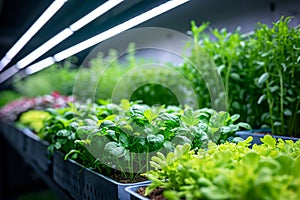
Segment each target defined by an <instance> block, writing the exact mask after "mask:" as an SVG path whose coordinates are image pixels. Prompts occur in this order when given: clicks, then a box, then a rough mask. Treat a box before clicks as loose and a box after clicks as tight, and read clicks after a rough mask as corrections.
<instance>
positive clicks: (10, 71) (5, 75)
mask: <svg viewBox="0 0 300 200" xmlns="http://www.w3.org/2000/svg"><path fill="white" fill-rule="evenodd" d="M18 71H19V69H18V68H16V67H11V68H9V69H7V70H5V71H4V72H3V73H1V74H0V83H3V82H4V81H6V80H7V79H9V78H10V77H11V76H13V75H14V74H15V73H17V72H18Z"/></svg>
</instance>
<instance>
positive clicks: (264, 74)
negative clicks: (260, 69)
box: [257, 72, 269, 85]
mask: <svg viewBox="0 0 300 200" xmlns="http://www.w3.org/2000/svg"><path fill="white" fill-rule="evenodd" d="M268 78H269V73H268V72H265V73H263V74H262V75H261V76H260V77H259V79H258V81H257V84H258V85H262V84H263V83H264V82H266V81H267V80H268Z"/></svg>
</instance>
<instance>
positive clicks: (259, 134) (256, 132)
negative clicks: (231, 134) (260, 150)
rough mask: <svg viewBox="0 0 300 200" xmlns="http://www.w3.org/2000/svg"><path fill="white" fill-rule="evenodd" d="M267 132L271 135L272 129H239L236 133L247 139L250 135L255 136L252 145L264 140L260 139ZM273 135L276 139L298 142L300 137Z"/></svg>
mask: <svg viewBox="0 0 300 200" xmlns="http://www.w3.org/2000/svg"><path fill="white" fill-rule="evenodd" d="M266 134H269V135H271V130H266V129H253V130H250V131H237V132H236V135H237V136H239V137H241V138H243V139H246V138H248V137H249V136H252V137H253V140H252V142H251V146H252V145H253V144H261V143H262V142H261V141H260V138H263V137H264V136H265V135H266ZM271 136H272V137H274V138H276V139H279V138H281V139H283V140H293V141H294V142H296V141H297V140H299V139H300V138H294V137H287V136H279V135H271Z"/></svg>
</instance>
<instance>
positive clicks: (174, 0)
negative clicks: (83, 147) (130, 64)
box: [54, 0, 189, 61]
mask: <svg viewBox="0 0 300 200" xmlns="http://www.w3.org/2000/svg"><path fill="white" fill-rule="evenodd" d="M188 1H189V0H171V1H168V2H166V3H164V4H161V5H160V6H157V7H155V8H153V9H151V10H149V11H147V12H145V13H143V14H140V15H138V16H136V17H134V18H132V19H130V20H128V21H126V22H124V23H122V24H119V25H117V26H115V27H113V28H111V29H108V30H107V31H104V32H102V33H100V34H98V35H96V36H94V37H92V38H90V39H87V40H85V41H83V42H81V43H79V44H77V45H74V46H72V47H70V48H68V49H65V50H63V51H61V52H59V53H57V54H55V55H54V59H55V60H56V61H61V60H63V59H65V58H68V57H70V56H72V55H74V54H76V53H79V52H81V51H83V50H85V49H87V48H89V47H91V46H94V45H96V44H98V43H100V42H102V41H104V40H106V39H108V38H111V37H113V36H115V35H117V34H119V33H121V32H124V31H126V30H128V29H130V28H132V27H134V26H137V25H139V24H141V23H143V22H145V21H147V20H149V19H151V18H153V17H156V16H158V15H160V14H162V13H164V12H166V11H169V10H171V9H173V8H175V7H177V6H179V5H182V4H184V3H186V2H188Z"/></svg>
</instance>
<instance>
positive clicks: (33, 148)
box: [23, 129, 51, 173]
mask: <svg viewBox="0 0 300 200" xmlns="http://www.w3.org/2000/svg"><path fill="white" fill-rule="evenodd" d="M23 132H24V134H25V153H26V159H27V161H29V163H33V164H35V165H37V166H38V167H39V168H40V169H41V170H42V171H44V172H49V171H50V165H51V160H50V158H49V153H48V146H49V143H48V142H46V141H43V140H41V139H39V137H38V136H37V135H35V134H34V133H33V132H32V131H30V130H29V129H24V130H23ZM49 173H50V172H49Z"/></svg>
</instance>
